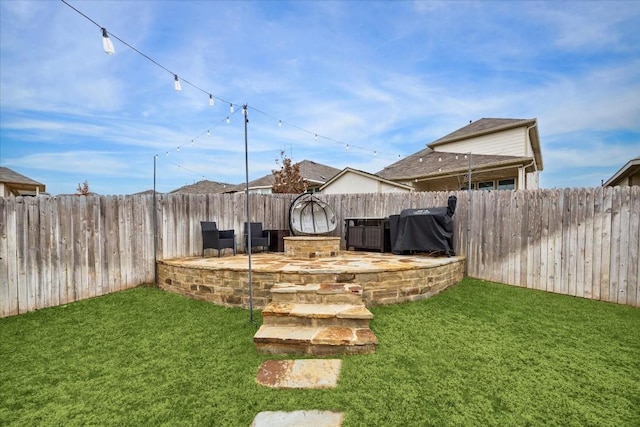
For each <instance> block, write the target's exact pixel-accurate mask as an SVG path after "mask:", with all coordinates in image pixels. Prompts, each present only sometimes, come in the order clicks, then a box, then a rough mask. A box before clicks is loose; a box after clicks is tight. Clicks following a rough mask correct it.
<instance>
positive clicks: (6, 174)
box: [0, 166, 45, 195]
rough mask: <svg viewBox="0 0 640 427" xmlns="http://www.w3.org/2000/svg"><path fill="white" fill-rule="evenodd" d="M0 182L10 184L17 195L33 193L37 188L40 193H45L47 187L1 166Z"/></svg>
mask: <svg viewBox="0 0 640 427" xmlns="http://www.w3.org/2000/svg"><path fill="white" fill-rule="evenodd" d="M0 182H1V183H5V184H8V185H7V186H8V187H11V188H12V189H13V190H15V191H13V192H14V193H17V194H16V195H20V193H22V192H25V191H26V193H30V192H33V191H34V187H37V188H38V191H39V192H40V193H44V191H45V185H44V184H43V183H41V182H38V181H35V180H33V179H31V178H29V177H26V176H24V175H22V174H19V173H18V172H16V171H14V170H11V169H9V168H6V167H3V166H0Z"/></svg>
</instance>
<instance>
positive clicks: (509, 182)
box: [498, 178, 516, 190]
mask: <svg viewBox="0 0 640 427" xmlns="http://www.w3.org/2000/svg"><path fill="white" fill-rule="evenodd" d="M515 188H516V180H515V179H513V178H511V179H501V180H499V181H498V190H515Z"/></svg>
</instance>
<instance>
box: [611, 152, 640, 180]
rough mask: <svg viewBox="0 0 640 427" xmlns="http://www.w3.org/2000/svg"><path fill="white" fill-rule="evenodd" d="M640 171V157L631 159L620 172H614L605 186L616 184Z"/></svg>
mask: <svg viewBox="0 0 640 427" xmlns="http://www.w3.org/2000/svg"><path fill="white" fill-rule="evenodd" d="M639 172H640V157H636V158H635V159H631V160H629V161H628V162H627V164H626V165H624V166H623V167H622V168H620V170H619V171H618V172H616V173H615V174H613V176H612V177H611V178H609V179H608V180H607V181H606V182H605V183H604V186H605V187H610V186H615V185H616V184H617V183H618V182H619V181H620V180H623V179H625V178H627V177H628V176H629V175H633V174H635V173H639Z"/></svg>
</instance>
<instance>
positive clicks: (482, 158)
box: [376, 148, 531, 181]
mask: <svg viewBox="0 0 640 427" xmlns="http://www.w3.org/2000/svg"><path fill="white" fill-rule="evenodd" d="M530 162H531V158H530V157H517V156H495V155H486V154H473V155H472V156H471V167H472V169H473V170H474V171H477V170H480V169H483V168H492V167H497V166H506V165H511V164H514V165H516V164H528V163H530ZM468 169H469V158H468V157H467V154H465V153H445V152H440V151H433V150H432V149H430V148H425V149H424V150H421V151H418V152H417V153H415V154H412V155H410V156H409V157H405V158H404V159H402V160H399V161H397V162H395V163H393V164H391V165H389V166H387V167H385V168H384V169H383V170H381V171H380V172H377V173H376V175H379V176H381V177H383V178H386V179H390V180H393V181H407V180H413V179H416V178H423V177H429V176H432V177H435V176H439V175H450V174H456V173H462V174H464V173H465V172H466V171H467V170H468Z"/></svg>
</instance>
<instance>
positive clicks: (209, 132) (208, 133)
mask: <svg viewBox="0 0 640 427" xmlns="http://www.w3.org/2000/svg"><path fill="white" fill-rule="evenodd" d="M207 136H211V131H210V130H207ZM192 142H193V141H192Z"/></svg>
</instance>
